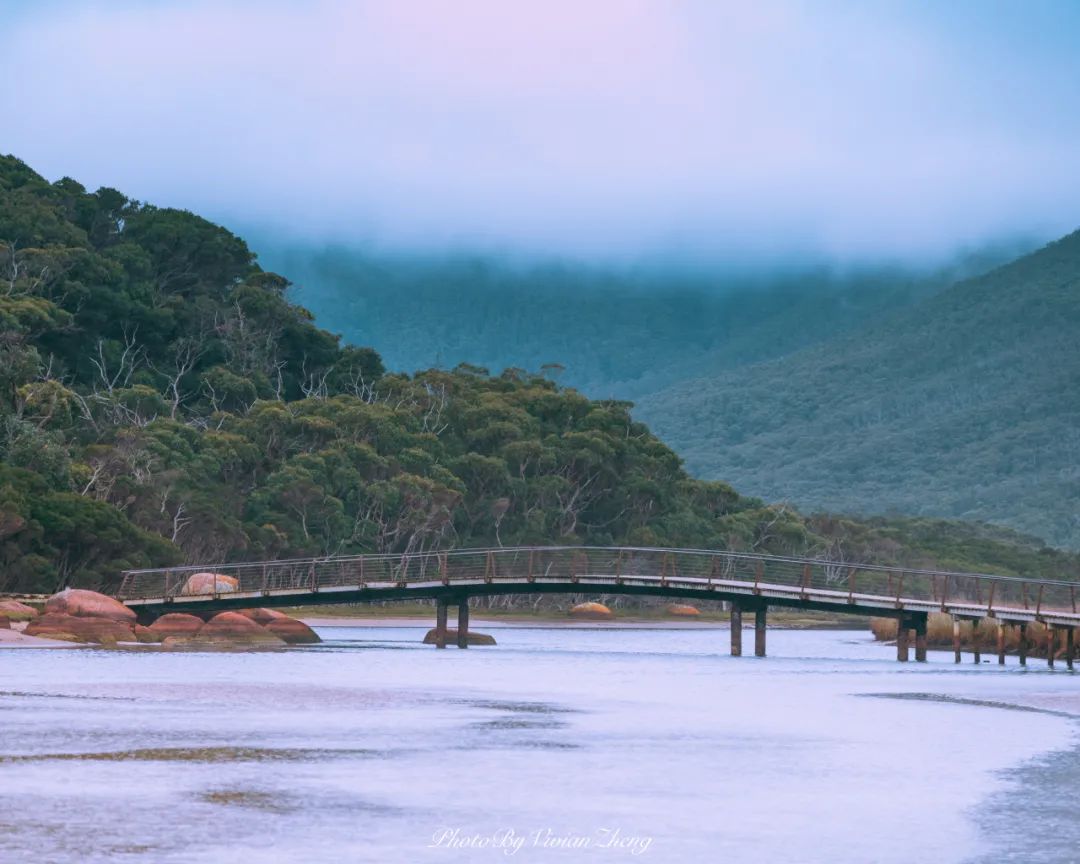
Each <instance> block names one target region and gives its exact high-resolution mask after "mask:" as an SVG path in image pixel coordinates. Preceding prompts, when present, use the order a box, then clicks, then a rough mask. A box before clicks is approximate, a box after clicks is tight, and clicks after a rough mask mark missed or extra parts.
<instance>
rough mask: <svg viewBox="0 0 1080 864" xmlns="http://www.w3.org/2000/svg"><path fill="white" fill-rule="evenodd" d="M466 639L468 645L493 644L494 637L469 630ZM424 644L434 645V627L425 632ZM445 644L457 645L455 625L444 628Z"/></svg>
mask: <svg viewBox="0 0 1080 864" xmlns="http://www.w3.org/2000/svg"><path fill="white" fill-rule="evenodd" d="M467 641H468V643H469V644H470V645H494V644H495V637H494V636H490V635H488V634H487V633H475V632H473V631H472V630H470V631H469V634H468V639H467ZM424 644H425V645H434V644H435V629H434V628H432V629H431V630H428V632H427V634H426V635H425V636H424ZM446 644H447V645H457V628H456V627H447V628H446Z"/></svg>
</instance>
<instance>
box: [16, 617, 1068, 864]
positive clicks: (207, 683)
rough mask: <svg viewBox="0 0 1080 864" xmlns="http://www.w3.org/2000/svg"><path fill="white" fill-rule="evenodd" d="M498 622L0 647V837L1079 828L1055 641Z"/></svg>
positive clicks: (158, 842)
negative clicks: (222, 648) (1043, 653)
mask: <svg viewBox="0 0 1080 864" xmlns="http://www.w3.org/2000/svg"><path fill="white" fill-rule="evenodd" d="M477 629H484V628H483V627H482V626H478V627H477ZM488 632H492V633H493V634H495V635H496V637H497V639H498V640H499V645H498V646H497V647H494V648H472V649H469V650H468V651H458V650H457V649H453V648H450V649H448V650H446V651H436V650H434V649H433V648H431V647H429V646H422V645H420V644H418V643H419V639H420V637H421V636H422V633H423V630H422V629H414V628H402V627H378V628H360V627H334V628H324V629H321V630H320V633H321V635H322V636H323V637H324V639H326V640H327V641H326V643H325V644H323V645H319V646H312V647H309V648H294V649H289V650H286V651H281V652H267V653H179V652H172V653H169V652H161V651H155V650H132V651H117V650H112V651H109V650H96V649H82V650H75V651H54V650H20V651H5V652H0V691H2V693H0V728H2V730H3V731H2V735H0V861H3V862H7V861H16V860H32V861H34V862H35V864H43V862H63V864H69V862H72V864H74V862H78V864H92V862H110V864H111V862H133V864H134V862H138V864H143V862H146V864H172V862H177V864H179V862H199V864H232V862H237V861H251V862H270V864H274V862H282V864H285V862H288V864H293V862H304V864H324V862H334V864H336V862H348V864H353V862H379V864H390V862H398V861H402V862H405V861H408V862H413V861H424V862H427V861H438V862H441V861H446V862H458V861H502V860H514V861H566V862H574V861H633V860H638V861H651V862H694V861H706V860H708V861H737V860H755V861H762V862H773V861H783V862H787V864H811V862H828V864H842V862H853V864H867V862H905V864H909V862H911V861H917V860H932V861H934V862H935V864H949V862H973V861H987V862H989V861H994V862H996V864H1002V862H1013V861H1015V862H1025V864H1029V862H1041V861H1045V862H1064V861H1069V860H1072V859H1070V858H1069V857H1068V855H1069V854H1070V850H1075V849H1078V848H1080V832H1078V829H1077V827H1076V824H1075V821H1074V817H1073V815H1072V813H1071V812H1070V808H1071V805H1070V804H1069V796H1070V795H1073V796H1074V795H1075V791H1076V789H1077V788H1078V785H1080V760H1078V759H1077V753H1076V751H1075V749H1073V748H1075V746H1076V744H1077V739H1076V732H1077V726H1076V722H1075V720H1074V719H1073V718H1072V717H1071V716H1069V715H1070V714H1072V713H1074V712H1075V711H1076V706H1077V705H1078V704H1080V703H1078V702H1077V701H1076V699H1077V693H1078V692H1080V689H1078V688H1080V677H1077V676H1075V675H1071V674H1069V673H1067V672H1065V671H1063V670H1061V669H1060V668H1059V669H1058V670H1057V671H1055V672H1050V671H1047V670H1046V669H1045V668H1044V662H1040V661H1037V660H1032V661H1031V664H1032V665H1031V666H1030V667H1029V668H1028V669H1027V670H1021V669H1019V668H1018V667H1017V666H1016V665H1015V663H1016V661H1015V659H1012V658H1010V661H1009V665H1008V666H1007V667H1006V668H1005V669H1000V668H999V667H997V666H996V664H991V663H984V664H983V665H981V666H979V667H975V666H974V665H973V664H970V663H968V664H965V665H962V666H954V665H953V663H952V656H951V654H946V653H931V662H929V663H927V664H915V663H910V664H899V663H897V662H895V660H894V659H893V649H890V648H888V647H884V646H881V645H878V644H875V643H874V642H872V641H871V639H870V638H869V637H868V636H867V635H866V634H863V633H861V632H844V631H798V630H789V631H785V630H774V631H771V632H770V634H769V650H770V653H771V655H772V656H770V657H769V658H767V659H764V660H760V659H756V658H751V657H746V658H731V657H729V656H727V633H726V632H724V631H723V630H718V629H715V628H703V629H679V630H633V629H619V630H614V629H602V628H598V629H557V628H551V629H544V628H529V627H513V628H500V629H494V630H488ZM749 632H750V631H748V635H749ZM969 659H970V658H969ZM1025 708H1026V709H1027V710H1023V709H1025ZM1034 708H1037V709H1040V710H1031V709H1034ZM1044 709H1045V710H1044ZM1036 834H1037V835H1038V836H1035V835H1036Z"/></svg>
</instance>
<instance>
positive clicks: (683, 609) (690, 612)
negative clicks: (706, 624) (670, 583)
mask: <svg viewBox="0 0 1080 864" xmlns="http://www.w3.org/2000/svg"><path fill="white" fill-rule="evenodd" d="M667 614H668V615H674V616H676V617H678V618H696V617H697V616H698V615H700V614H701V610H700V609H698V608H697V606H691V605H690V604H689V603H669V604H668V606H667Z"/></svg>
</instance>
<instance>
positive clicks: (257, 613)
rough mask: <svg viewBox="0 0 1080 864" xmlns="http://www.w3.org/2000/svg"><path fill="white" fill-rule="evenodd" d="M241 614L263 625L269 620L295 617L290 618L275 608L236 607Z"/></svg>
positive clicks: (290, 619) (292, 619)
mask: <svg viewBox="0 0 1080 864" xmlns="http://www.w3.org/2000/svg"><path fill="white" fill-rule="evenodd" d="M236 611H237V612H239V613H240V614H241V615H243V616H244V617H245V618H250V619H251V620H252V621H254V622H255V623H256V624H262V625H263V626H264V627H265V626H266V625H267V624H269V623H270V622H271V621H281V620H283V619H284V620H286V621H295V620H296V619H295V618H290V617H289V616H288V615H286V614H285V613H284V612H278V611H277V610H276V609H237V610H236Z"/></svg>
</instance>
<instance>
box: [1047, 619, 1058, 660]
mask: <svg viewBox="0 0 1080 864" xmlns="http://www.w3.org/2000/svg"><path fill="white" fill-rule="evenodd" d="M1057 641H1058V639H1057V629H1055V627H1054V625H1053V624H1047V625H1046V665H1047V667H1049V668H1050V669H1053V668H1054V655H1055V654H1056V653H1057Z"/></svg>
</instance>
